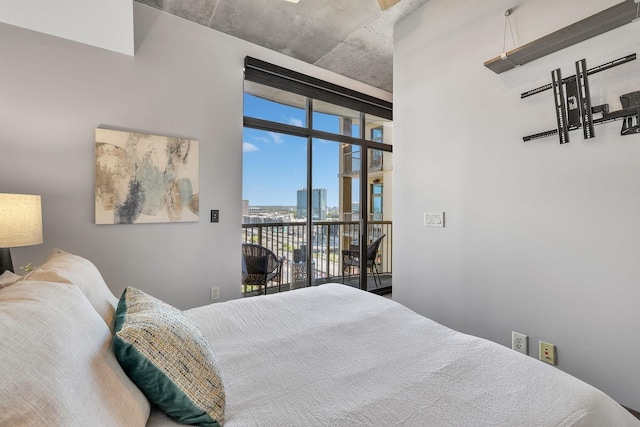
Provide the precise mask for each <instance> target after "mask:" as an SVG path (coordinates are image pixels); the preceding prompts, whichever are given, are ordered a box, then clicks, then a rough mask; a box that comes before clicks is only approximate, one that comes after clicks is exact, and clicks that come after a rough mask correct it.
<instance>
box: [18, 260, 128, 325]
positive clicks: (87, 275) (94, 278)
mask: <svg viewBox="0 0 640 427" xmlns="http://www.w3.org/2000/svg"><path fill="white" fill-rule="evenodd" d="M25 280H41V281H45V282H57V283H69V284H74V285H76V286H77V287H79V288H80V290H81V291H82V293H84V295H85V296H86V297H87V299H88V300H89V302H90V303H91V305H92V306H93V308H95V310H96V311H97V312H98V314H100V317H102V318H103V319H104V321H105V322H106V324H107V325H108V326H109V328H110V329H111V331H112V332H113V322H114V316H115V310H116V307H117V306H118V298H116V297H115V295H113V293H111V291H110V290H109V287H108V286H107V284H106V283H105V281H104V279H103V278H102V275H101V274H100V272H99V271H98V269H97V268H96V266H95V265H94V264H93V263H92V262H91V261H89V260H88V259H86V258H83V257H81V256H78V255H73V254H70V253H68V252H64V251H61V250H60V249H55V250H54V251H53V253H52V254H51V256H50V257H49V259H48V260H47V262H45V263H44V264H43V265H41V266H40V267H38V268H36V269H35V270H34V271H32V272H31V273H29V274H27V275H26V276H25Z"/></svg>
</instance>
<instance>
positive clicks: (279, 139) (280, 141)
mask: <svg viewBox="0 0 640 427" xmlns="http://www.w3.org/2000/svg"><path fill="white" fill-rule="evenodd" d="M267 133H268V134H269V136H271V138H273V142H275V143H276V144H283V143H284V139H282V135H280V134H278V133H274V132H267Z"/></svg>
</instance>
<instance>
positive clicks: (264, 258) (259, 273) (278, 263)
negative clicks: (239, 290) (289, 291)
mask: <svg viewBox="0 0 640 427" xmlns="http://www.w3.org/2000/svg"><path fill="white" fill-rule="evenodd" d="M285 259H286V258H285V257H280V258H278V257H277V256H276V254H274V253H273V251H271V250H270V249H267V248H265V247H264V246H260V245H255V244H253V243H243V244H242V284H243V285H245V293H246V289H247V288H246V287H247V286H251V287H255V286H257V287H258V291H259V290H260V288H261V287H264V294H265V295H266V294H267V283H269V282H270V281H277V282H278V292H280V287H281V286H282V263H283V262H284V260H285Z"/></svg>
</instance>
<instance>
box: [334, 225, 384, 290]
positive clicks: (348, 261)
mask: <svg viewBox="0 0 640 427" xmlns="http://www.w3.org/2000/svg"><path fill="white" fill-rule="evenodd" d="M384 236H386V234H383V235H382V236H380V237H378V238H377V239H376V240H374V241H373V242H371V244H370V245H369V246H367V268H369V269H371V273H372V274H373V282H374V283H375V284H376V288H377V287H378V285H379V284H382V281H381V280H380V272H379V271H378V263H377V262H376V259H377V258H378V249H379V248H380V242H382V239H383V238H384ZM354 267H360V248H359V247H358V246H354V245H352V246H350V247H349V249H343V250H342V283H344V273H345V272H347V275H348V278H349V279H351V269H352V268H354ZM376 279H377V280H376Z"/></svg>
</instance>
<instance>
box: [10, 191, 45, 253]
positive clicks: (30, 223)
mask: <svg viewBox="0 0 640 427" xmlns="http://www.w3.org/2000/svg"><path fill="white" fill-rule="evenodd" d="M40 243H42V207H41V203H40V196H34V195H30V194H6V193H0V248H15V247H18V246H30V245H38V244H40Z"/></svg>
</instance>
